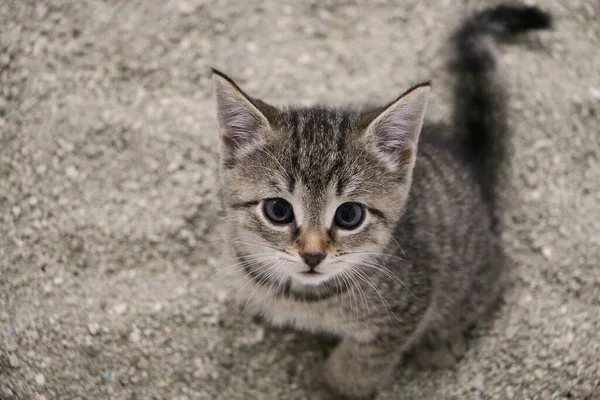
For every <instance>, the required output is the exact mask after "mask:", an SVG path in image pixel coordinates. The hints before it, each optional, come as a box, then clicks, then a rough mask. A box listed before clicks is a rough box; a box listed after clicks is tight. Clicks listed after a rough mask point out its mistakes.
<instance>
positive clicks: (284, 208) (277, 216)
mask: <svg viewBox="0 0 600 400" xmlns="http://www.w3.org/2000/svg"><path fill="white" fill-rule="evenodd" d="M263 213H264V214H265V217H267V219H268V220H269V221H271V222H273V223H275V224H289V223H290V222H292V221H293V220H294V209H293V208H292V205H291V204H290V203H288V202H287V201H285V200H284V199H280V198H275V199H267V200H265V202H264V205H263Z"/></svg>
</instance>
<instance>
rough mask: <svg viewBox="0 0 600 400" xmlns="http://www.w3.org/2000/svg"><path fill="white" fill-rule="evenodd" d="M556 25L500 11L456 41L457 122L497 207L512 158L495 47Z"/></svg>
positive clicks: (474, 20)
mask: <svg viewBox="0 0 600 400" xmlns="http://www.w3.org/2000/svg"><path fill="white" fill-rule="evenodd" d="M551 23H552V20H551V16H550V15H549V14H548V13H546V12H544V11H542V10H540V9H539V8H537V7H529V6H523V5H498V6H495V7H491V8H487V9H484V10H483V11H481V12H479V13H477V14H475V15H474V16H472V17H471V18H469V19H467V20H466V21H465V22H464V23H463V24H462V25H461V26H460V27H459V28H458V30H457V31H456V32H455V34H454V36H453V37H452V42H451V45H452V46H451V47H452V53H451V59H450V61H449V68H450V71H451V73H452V74H453V75H454V82H455V83H454V112H453V120H454V121H453V122H454V126H455V127H456V129H457V133H458V134H459V135H460V139H461V140H462V146H463V148H464V149H465V150H466V151H467V152H468V155H469V156H470V157H471V159H472V162H473V163H474V165H475V169H476V171H477V173H478V175H479V176H480V178H481V179H482V183H483V185H484V195H485V196H486V198H487V200H488V201H489V202H490V203H492V204H494V187H495V185H496V182H497V180H498V174H499V165H500V163H501V162H502V161H503V160H504V158H505V155H506V152H507V150H506V140H507V138H506V136H507V135H506V133H507V121H506V119H507V115H506V114H507V111H506V94H505V91H504V90H503V87H502V84H501V82H498V78H497V76H496V72H495V70H496V59H495V56H494V50H495V47H496V43H497V42H501V41H504V40H507V39H510V38H512V37H513V36H515V35H518V34H520V33H523V32H527V31H531V30H536V29H546V28H550V26H551Z"/></svg>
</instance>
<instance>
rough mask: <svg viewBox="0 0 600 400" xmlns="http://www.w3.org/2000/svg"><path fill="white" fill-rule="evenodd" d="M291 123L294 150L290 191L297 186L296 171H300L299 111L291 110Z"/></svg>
mask: <svg viewBox="0 0 600 400" xmlns="http://www.w3.org/2000/svg"><path fill="white" fill-rule="evenodd" d="M289 119H290V125H291V128H292V132H291V136H292V143H293V148H292V149H291V151H292V171H289V172H290V173H289V174H288V175H290V182H289V190H290V193H291V192H293V191H294V187H295V186H296V174H295V171H298V149H299V148H300V131H299V129H300V127H299V124H298V120H299V115H298V111H296V110H291V111H290V112H289Z"/></svg>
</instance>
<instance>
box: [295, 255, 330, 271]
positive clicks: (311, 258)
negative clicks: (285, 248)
mask: <svg viewBox="0 0 600 400" xmlns="http://www.w3.org/2000/svg"><path fill="white" fill-rule="evenodd" d="M300 257H302V259H303V260H304V262H305V263H306V265H308V266H309V267H310V269H314V268H315V267H316V266H317V265H319V263H320V262H321V261H323V259H324V258H325V254H323V253H300Z"/></svg>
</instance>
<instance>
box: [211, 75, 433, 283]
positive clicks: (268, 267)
mask: <svg viewBox="0 0 600 400" xmlns="http://www.w3.org/2000/svg"><path fill="white" fill-rule="evenodd" d="M215 81H216V93H217V103H218V116H219V124H220V130H221V138H222V146H221V161H222V171H221V173H222V174H221V175H222V193H223V200H224V205H225V207H226V210H227V213H228V216H227V221H228V225H229V234H230V237H229V240H230V242H231V244H232V245H233V247H234V248H235V250H236V254H237V256H238V257H240V258H241V260H240V261H241V263H240V268H244V270H245V272H246V273H247V274H249V275H250V276H252V277H253V278H254V279H256V280H258V281H263V282H269V281H271V282H285V281H290V280H291V282H292V284H294V285H295V286H306V285H308V286H316V285H320V284H323V283H325V282H328V281H331V280H332V279H339V280H340V281H341V282H343V281H344V279H347V277H348V275H349V274H353V275H357V276H359V277H360V275H361V274H365V273H366V274H368V272H369V270H370V269H371V270H372V269H373V268H377V267H376V266H375V264H374V263H373V261H372V260H371V259H372V258H373V257H374V256H376V255H377V254H378V253H380V252H381V251H382V249H383V248H384V247H385V246H386V245H387V244H388V241H389V240H390V237H391V229H393V227H394V225H395V223H396V222H397V221H398V219H399V218H400V217H401V213H402V209H403V206H404V203H405V201H406V198H407V196H408V191H409V189H410V182H411V176H412V168H413V166H414V160H415V155H416V143H417V139H418V135H419V132H420V129H421V124H422V120H423V114H424V109H425V105H426V98H427V93H428V91H429V87H428V86H426V85H421V86H418V87H416V88H413V89H412V90H411V91H409V92H407V93H406V94H405V95H403V96H402V97H401V98H400V99H398V100H397V101H395V102H394V103H392V104H390V105H389V106H388V107H384V108H381V109H379V110H374V111H371V112H368V113H357V112H350V111H342V110H332V109H326V108H320V107H311V108H300V109H276V108H274V107H271V106H269V105H267V104H265V103H263V102H261V101H259V100H255V99H251V98H249V97H248V96H247V95H245V94H244V93H243V92H242V91H241V90H240V89H239V88H238V87H237V86H236V85H235V84H234V83H233V82H232V81H231V80H230V79H229V78H227V77H226V76H224V75H223V74H220V73H218V72H216V73H215Z"/></svg>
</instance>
